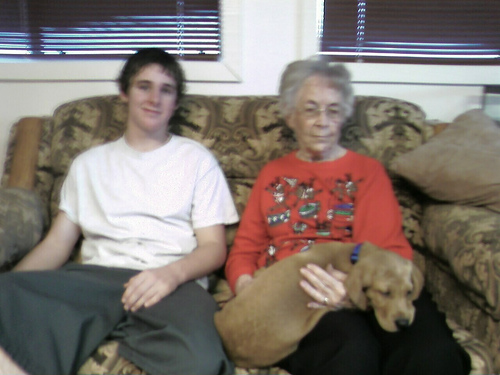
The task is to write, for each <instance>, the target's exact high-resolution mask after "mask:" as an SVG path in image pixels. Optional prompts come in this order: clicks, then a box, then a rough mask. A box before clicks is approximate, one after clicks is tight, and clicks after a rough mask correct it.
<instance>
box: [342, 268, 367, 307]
mask: <svg viewBox="0 0 500 375" xmlns="http://www.w3.org/2000/svg"><path fill="white" fill-rule="evenodd" d="M361 269H362V267H356V266H354V267H353V268H352V269H351V271H350V272H349V274H348V275H347V277H346V279H345V281H344V286H345V289H346V292H347V295H348V296H349V299H350V300H351V301H352V303H354V304H355V305H356V306H357V307H358V308H360V309H361V310H366V309H368V299H367V298H366V294H365V291H364V286H363V279H364V277H363V276H364V275H363V273H362V272H361Z"/></svg>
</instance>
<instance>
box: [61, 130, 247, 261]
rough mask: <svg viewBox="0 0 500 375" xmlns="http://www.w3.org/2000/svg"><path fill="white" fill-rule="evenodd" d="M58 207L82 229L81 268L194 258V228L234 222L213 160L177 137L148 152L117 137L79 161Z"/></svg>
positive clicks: (235, 216) (233, 210)
mask: <svg viewBox="0 0 500 375" xmlns="http://www.w3.org/2000/svg"><path fill="white" fill-rule="evenodd" d="M59 207H60V209H61V210H62V211H64V212H65V213H66V214H67V215H68V217H69V219H70V220H71V221H73V222H74V223H76V224H77V225H79V226H80V227H81V229H82V233H83V236H84V241H83V244H82V261H83V263H84V264H95V265H101V266H107V267H122V268H132V269H139V270H143V269H148V268H154V267H160V266H164V265H167V264H169V263H171V262H173V261H175V260H178V259H180V258H181V257H183V256H185V255H186V254H188V253H190V252H192V251H193V250H194V249H195V248H196V246H197V243H196V238H195V236H194V231H193V229H195V228H203V227H207V226H211V225H216V224H231V223H235V222H237V221H238V214H237V212H236V208H235V206H234V203H233V201H232V198H231V194H230V191H229V188H228V186H227V182H226V179H225V177H224V174H223V172H222V170H221V168H220V167H219V165H218V163H217V160H216V159H215V158H214V157H213V155H212V154H211V153H210V152H209V151H208V150H207V149H206V148H205V147H204V146H202V145H201V144H199V143H197V142H195V141H193V140H190V139H188V138H184V137H180V136H172V138H171V140H170V141H169V142H168V143H167V144H165V145H164V146H162V147H160V148H158V149H156V150H153V151H150V152H138V151H136V150H134V149H132V148H131V147H130V146H129V145H128V144H127V143H126V141H125V139H124V138H123V137H122V138H120V139H118V140H117V141H115V142H112V143H107V144H104V145H101V146H97V147H94V148H92V149H90V150H88V151H86V152H84V153H82V154H81V155H79V156H78V157H77V158H75V160H74V161H73V163H72V165H71V167H70V170H69V172H68V176H67V177H66V180H65V182H64V185H63V187H62V190H61V203H60V206H59Z"/></svg>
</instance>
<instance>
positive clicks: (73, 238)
mask: <svg viewBox="0 0 500 375" xmlns="http://www.w3.org/2000/svg"><path fill="white" fill-rule="evenodd" d="M80 234H81V230H80V227H79V226H78V225H76V224H75V223H73V222H72V221H71V220H70V219H69V218H68V216H67V215H66V214H65V213H64V212H62V211H61V212H59V214H58V215H57V217H56V218H55V219H54V222H53V223H52V226H51V228H50V230H49V233H47V236H46V237H45V238H44V239H43V240H42V242H40V243H39V244H38V245H37V246H35V248H34V249H33V250H32V251H31V252H29V253H28V254H27V255H26V256H25V257H24V258H23V259H22V260H21V261H20V262H19V263H18V264H17V265H16V266H15V267H14V271H35V270H51V269H56V268H59V267H61V266H62V265H63V264H64V263H66V262H67V260H68V259H69V257H70V255H71V252H72V251H73V248H74V246H75V244H76V242H77V241H78V238H79V237H80Z"/></svg>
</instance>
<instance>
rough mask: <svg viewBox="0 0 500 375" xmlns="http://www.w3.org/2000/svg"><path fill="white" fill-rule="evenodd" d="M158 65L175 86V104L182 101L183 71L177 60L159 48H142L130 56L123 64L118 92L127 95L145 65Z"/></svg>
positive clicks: (183, 91)
mask: <svg viewBox="0 0 500 375" xmlns="http://www.w3.org/2000/svg"><path fill="white" fill-rule="evenodd" d="M151 64H158V65H160V66H161V67H163V69H164V70H165V72H166V73H167V74H168V75H170V76H171V77H172V78H173V79H174V80H175V82H176V84H177V87H176V89H177V103H178V102H179V101H180V100H181V99H182V97H183V96H184V93H185V90H186V82H185V78H184V71H183V70H182V67H181V65H180V64H179V62H178V61H177V59H176V58H175V57H174V56H172V55H170V54H169V53H167V52H165V51H163V50H161V49H159V48H144V49H140V50H138V51H137V52H136V53H135V54H133V55H132V56H130V57H129V58H128V60H127V62H126V63H125V65H124V67H123V69H122V71H121V73H120V76H119V77H118V84H119V86H120V91H121V92H123V93H124V94H127V93H128V90H129V88H130V84H131V83H132V79H133V78H134V77H135V76H136V75H137V74H138V73H139V72H140V71H141V70H142V69H143V68H144V67H145V66H147V65H151Z"/></svg>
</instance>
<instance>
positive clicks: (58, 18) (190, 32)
mask: <svg viewBox="0 0 500 375" xmlns="http://www.w3.org/2000/svg"><path fill="white" fill-rule="evenodd" d="M220 25H221V22H220V12H219V1H217V0H177V1H171V0H148V1H144V0H0V58H1V57H2V56H4V57H5V56H12V55H17V56H23V55H24V56H30V57H31V58H44V57H65V58H66V57H79V58H90V57H98V58H102V57H103V56H106V57H112V56H116V57H123V56H126V55H129V54H131V53H133V52H135V51H136V50H137V49H138V48H146V47H157V48H162V49H164V50H166V51H167V52H169V53H172V54H176V55H179V56H180V57H182V58H183V59H203V60H217V59H218V57H219V56H220V54H221V41H220V38H221V32H220V28H221V27H220Z"/></svg>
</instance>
